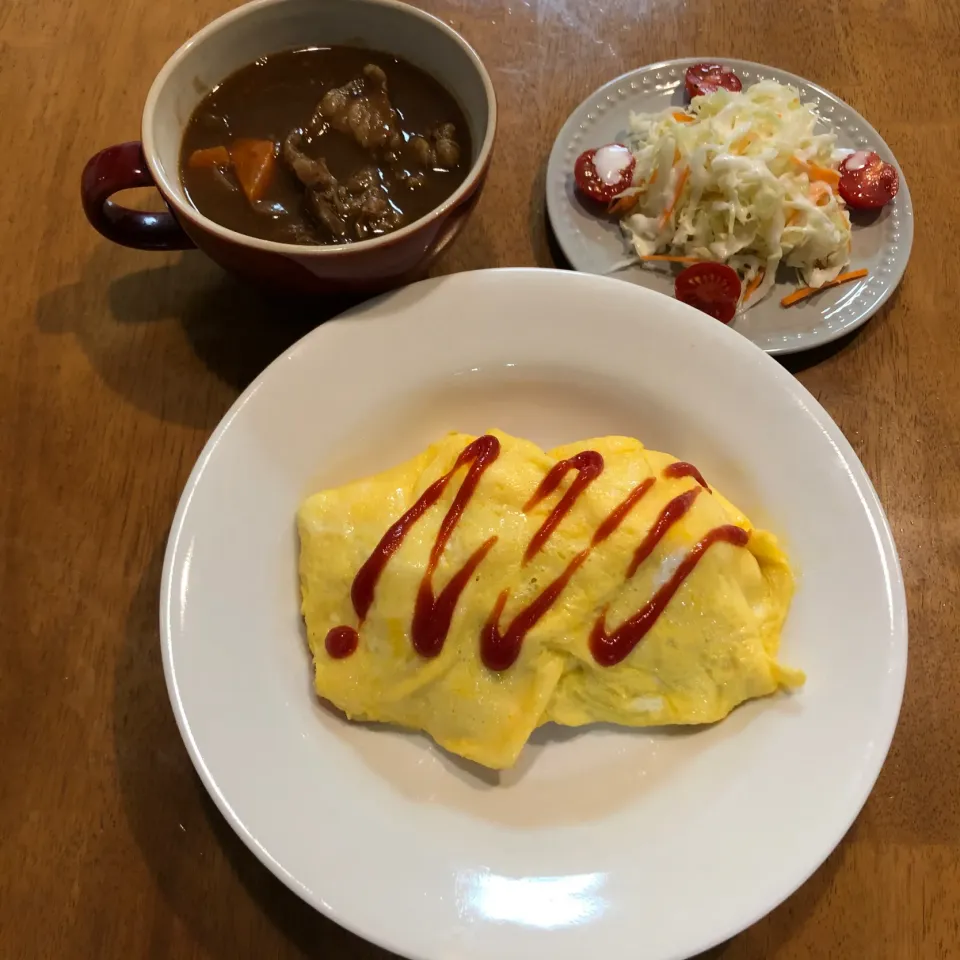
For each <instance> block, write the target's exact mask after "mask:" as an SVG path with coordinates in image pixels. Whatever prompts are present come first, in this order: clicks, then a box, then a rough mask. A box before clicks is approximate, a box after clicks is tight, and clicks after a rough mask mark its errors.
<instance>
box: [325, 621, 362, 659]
mask: <svg viewBox="0 0 960 960" xmlns="http://www.w3.org/2000/svg"><path fill="white" fill-rule="evenodd" d="M359 641H360V635H359V634H358V633H357V631H356V630H354V629H353V627H334V628H333V629H332V630H331V631H330V632H329V633H328V634H327V639H326V640H325V641H324V646H325V647H326V648H327V653H328V654H330V656H331V657H333V659H334V660H343V659H344V657H349V656H350V654H351V653H353V652H354V651H355V650H356V649H357V644H358V643H359Z"/></svg>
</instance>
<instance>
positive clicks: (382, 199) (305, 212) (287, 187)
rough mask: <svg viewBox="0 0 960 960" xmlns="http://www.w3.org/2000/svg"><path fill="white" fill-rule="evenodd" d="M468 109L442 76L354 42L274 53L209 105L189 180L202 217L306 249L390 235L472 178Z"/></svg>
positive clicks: (196, 116)
mask: <svg viewBox="0 0 960 960" xmlns="http://www.w3.org/2000/svg"><path fill="white" fill-rule="evenodd" d="M471 158H472V145H471V142H470V134H469V130H468V127H467V122H466V119H465V117H464V115H463V111H462V110H461V109H460V107H459V106H458V105H457V103H456V101H455V100H454V99H453V97H452V96H451V95H450V94H449V93H447V91H446V90H444V88H443V87H442V86H441V85H440V84H439V83H438V82H437V81H436V80H434V79H433V77H431V76H429V75H428V74H427V73H425V72H424V71H422V70H420V69H419V68H418V67H415V66H413V65H412V64H410V63H407V62H406V61H403V60H401V59H399V58H397V57H394V56H391V55H389V54H385V53H378V52H375V51H370V50H363V49H359V48H354V47H326V48H308V49H303V50H290V51H285V52H281V53H276V54H271V55H269V56H266V57H263V58H261V59H260V60H257V61H256V62H255V63H252V64H250V65H249V66H247V67H243V68H242V69H240V70H238V71H237V72H236V73H233V74H231V75H230V76H229V77H227V79H226V80H224V81H223V83H221V84H220V85H219V86H217V87H216V88H215V89H214V90H212V91H211V92H210V93H209V94H207V96H206V97H205V98H204V99H203V100H202V101H201V103H200V104H199V105H198V106H197V108H196V110H195V111H194V112H193V115H192V116H191V118H190V122H189V123H188V125H187V128H186V131H185V133H184V137H183V144H182V147H181V157H180V161H181V176H182V179H183V185H184V189H185V191H186V193H187V196H188V197H189V199H190V202H191V203H192V204H193V205H194V206H195V207H196V208H197V210H199V211H200V212H201V213H202V214H204V215H205V216H207V217H209V218H210V219H211V220H215V221H216V222H217V223H220V224H222V225H223V226H225V227H229V228H230V229H232V230H236V231H238V232H240V233H244V234H247V235H249V236H253V237H259V238H261V239H264V240H274V241H278V242H280V243H297V244H340V243H349V242H355V241H358V240H367V239H371V238H373V237H378V236H382V235H384V234H386V233H390V232H391V231H393V230H397V229H399V228H400V227H403V226H406V225H408V224H411V223H413V222H414V221H415V220H418V219H419V218H420V217H422V216H424V215H425V214H427V213H429V212H430V211H431V210H433V209H434V208H435V207H437V206H439V205H440V204H441V203H443V201H444V200H446V199H447V198H448V197H449V196H450V195H451V194H452V193H453V192H454V191H455V190H456V189H457V187H459V186H460V184H461V183H462V182H463V181H464V179H465V177H466V175H467V173H468V172H469V168H470V164H471V162H472V160H471Z"/></svg>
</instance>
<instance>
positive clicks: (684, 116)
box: [673, 110, 697, 123]
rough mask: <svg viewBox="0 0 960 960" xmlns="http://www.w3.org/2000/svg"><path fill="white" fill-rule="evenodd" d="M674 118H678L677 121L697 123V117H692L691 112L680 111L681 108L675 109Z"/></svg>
mask: <svg viewBox="0 0 960 960" xmlns="http://www.w3.org/2000/svg"><path fill="white" fill-rule="evenodd" d="M673 119H674V120H676V121H677V123H696V122H697V118H696V117H691V116H690V114H689V113H680V111H679V110H674V112H673Z"/></svg>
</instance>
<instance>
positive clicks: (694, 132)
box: [612, 80, 851, 307]
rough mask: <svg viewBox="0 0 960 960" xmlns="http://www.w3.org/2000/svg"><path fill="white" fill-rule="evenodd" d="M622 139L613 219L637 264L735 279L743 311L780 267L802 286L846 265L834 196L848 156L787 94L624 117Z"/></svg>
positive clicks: (758, 87) (769, 88) (841, 210)
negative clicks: (655, 262) (621, 178)
mask: <svg viewBox="0 0 960 960" xmlns="http://www.w3.org/2000/svg"><path fill="white" fill-rule="evenodd" d="M630 130H631V136H630V138H629V140H628V144H627V145H628V147H629V148H630V151H631V153H632V154H633V156H634V158H635V160H636V166H635V168H634V172H633V179H632V186H630V187H628V188H627V189H626V190H624V191H623V192H622V193H621V194H619V195H618V197H617V198H616V200H615V201H614V203H613V206H612V209H614V210H616V211H618V212H620V213H621V220H620V224H621V227H622V229H623V232H624V234H625V236H626V238H627V240H628V242H629V243H630V245H631V247H632V248H633V251H634V253H635V255H636V257H638V258H641V259H642V258H647V257H651V256H663V257H664V258H665V259H666V258H674V257H675V258H685V259H686V258H689V259H691V260H715V261H722V262H724V263H727V264H728V265H729V266H731V267H733V268H734V269H735V270H737V271H738V272H739V273H740V274H741V275H742V276H743V278H744V283H745V289H747V290H750V291H751V294H752V296H750V297H749V299H750V303H749V306H751V307H752V306H754V305H755V304H756V303H759V302H760V300H762V299H763V297H764V296H765V295H766V294H767V293H769V291H770V290H771V289H772V287H773V285H774V279H775V275H776V272H777V267H778V266H779V264H780V263H781V262H783V263H784V264H786V265H787V266H791V267H795V268H796V269H797V270H798V271H799V273H800V276H801V278H802V280H803V283H804V284H805V285H806V286H809V287H820V286H822V285H823V284H824V283H827V282H829V281H831V280H834V279H835V278H836V277H837V276H838V275H839V274H840V272H841V270H842V269H843V267H844V266H845V265H846V264H847V262H848V260H849V257H850V218H849V216H848V215H847V212H846V209H845V207H844V204H843V201H842V200H841V199H840V198H839V196H838V195H837V193H836V189H835V188H836V186H837V184H838V182H839V173H838V171H837V168H838V164H839V163H840V161H841V160H842V159H843V158H844V156H846V155H847V154H849V153H850V152H851V151H849V150H838V149H837V146H836V138H835V137H834V135H833V134H832V133H823V132H817V116H816V114H815V113H814V110H813V107H812V106H811V105H810V104H805V103H801V101H800V95H799V93H798V91H797V90H796V89H795V88H793V87H790V86H786V85H784V84H780V83H777V82H776V81H774V80H763V81H761V82H759V83H756V84H754V85H753V86H751V87H749V88H748V89H746V90H743V91H737V92H732V91H729V90H724V89H720V90H717V91H716V93H711V94H708V95H706V96H702V97H696V98H694V99H693V101H692V102H691V104H690V106H689V107H687V108H686V109H685V110H681V109H679V108H671V109H668V110H665V111H663V112H662V113H657V114H637V113H631V115H630ZM744 299H746V297H745V298H744Z"/></svg>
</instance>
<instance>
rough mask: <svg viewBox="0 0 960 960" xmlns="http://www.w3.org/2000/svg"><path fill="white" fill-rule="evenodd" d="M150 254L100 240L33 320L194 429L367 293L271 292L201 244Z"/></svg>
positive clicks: (129, 395) (116, 385)
mask: <svg viewBox="0 0 960 960" xmlns="http://www.w3.org/2000/svg"><path fill="white" fill-rule="evenodd" d="M144 259H145V255H144V254H143V253H140V252H138V251H132V250H126V249H118V248H117V247H115V246H113V245H110V244H101V245H99V246H98V247H97V248H96V249H95V250H94V253H93V255H92V256H91V257H90V258H89V260H88V261H87V262H86V263H85V264H84V267H83V270H82V273H81V277H80V279H79V280H78V281H77V282H75V283H71V284H66V285H63V286H60V287H58V288H56V289H54V290H51V291H50V292H48V293H45V294H44V295H43V296H41V297H40V299H39V301H38V303H37V308H36V322H37V325H38V327H39V328H40V330H41V331H42V332H43V333H45V334H51V335H72V336H73V337H74V338H75V339H76V342H77V343H78V345H79V346H80V348H81V350H82V351H83V352H84V354H85V355H86V357H87V358H88V360H89V362H90V364H91V366H92V367H93V368H94V369H95V370H96V371H97V373H98V374H99V375H100V376H101V377H102V378H103V380H104V382H105V383H106V384H107V385H108V386H109V387H110V388H111V389H113V390H114V391H116V392H117V393H118V394H120V395H121V396H122V397H123V398H124V399H126V400H128V401H129V402H131V403H132V404H134V406H136V407H137V408H138V409H140V410H143V411H144V412H146V413H148V414H150V415H151V416H154V417H156V418H158V419H160V420H164V421H169V422H175V423H181V424H184V425H186V426H190V427H201V428H210V427H213V426H215V425H216V423H217V422H218V421H219V420H220V418H221V416H222V415H223V413H224V412H225V410H226V409H227V407H228V406H229V405H230V403H232V402H233V400H234V399H235V398H236V396H237V394H238V393H239V392H240V391H242V390H243V389H245V388H246V387H247V386H248V385H249V383H250V382H251V381H252V380H253V379H254V378H255V377H256V376H257V375H258V374H259V373H260V372H261V371H262V370H263V369H264V368H265V367H266V366H267V365H268V364H269V363H271V362H272V361H273V360H274V359H276V358H277V357H278V356H280V355H281V354H282V353H283V352H284V351H286V350H287V349H288V348H289V347H290V346H292V345H293V344H294V343H295V342H296V341H297V340H299V339H300V338H301V337H302V336H303V335H304V334H306V333H308V332H309V331H310V330H311V329H313V328H314V327H316V326H319V325H320V324H321V323H323V322H324V321H326V320H328V319H329V318H330V317H333V316H335V315H336V314H338V313H341V312H342V311H344V310H346V309H348V308H349V307H351V306H354V305H355V304H357V303H359V302H361V300H362V299H364V298H363V297H360V296H336V297H297V296H290V295H282V294H277V293H270V292H267V291H264V290H263V289H261V288H258V287H255V286H252V285H250V284H247V283H245V282H243V281H241V280H239V279H237V278H235V277H234V276H232V275H231V274H228V273H225V272H224V271H222V270H221V269H220V268H219V267H217V266H216V265H215V264H214V263H212V262H211V261H210V260H208V259H207V258H206V257H205V256H203V255H202V254H200V253H197V252H195V251H191V252H187V253H183V254H180V255H179V256H177V258H176V259H173V260H170V259H166V260H165V261H163V262H161V263H160V265H158V266H155V267H151V266H148V267H146V268H144V267H143V266H142V264H143V262H144ZM127 267H129V269H128V270H126V272H121V273H120V274H119V275H117V274H118V270H119V271H123V270H124V269H125V268H127ZM211 372H212V373H213V374H214V376H215V378H216V381H215V382H214V383H213V384H211V382H210V378H209V376H208V374H209V373H211Z"/></svg>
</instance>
